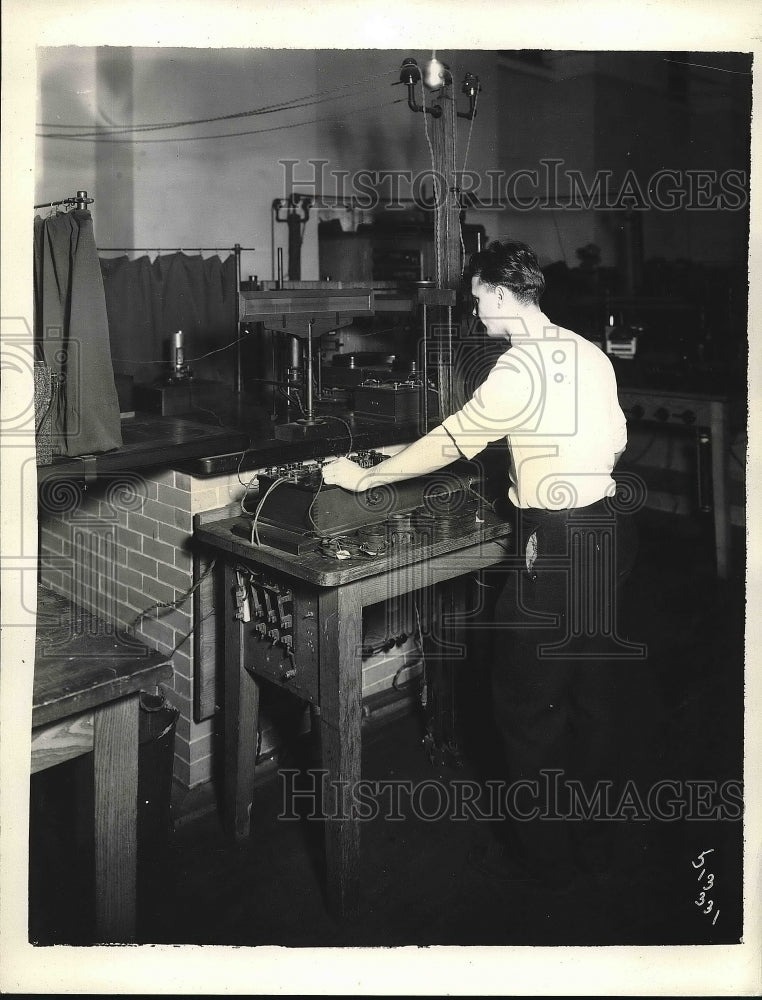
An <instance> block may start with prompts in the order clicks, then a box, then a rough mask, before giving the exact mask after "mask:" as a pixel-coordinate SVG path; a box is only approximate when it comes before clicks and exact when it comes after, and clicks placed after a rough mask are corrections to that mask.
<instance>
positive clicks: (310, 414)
mask: <svg viewBox="0 0 762 1000" xmlns="http://www.w3.org/2000/svg"><path fill="white" fill-rule="evenodd" d="M314 323H315V320H314V319H311V320H310V321H309V323H308V324H307V416H306V422H307V423H308V424H312V423H314V414H313V412H312V327H313V325H314Z"/></svg>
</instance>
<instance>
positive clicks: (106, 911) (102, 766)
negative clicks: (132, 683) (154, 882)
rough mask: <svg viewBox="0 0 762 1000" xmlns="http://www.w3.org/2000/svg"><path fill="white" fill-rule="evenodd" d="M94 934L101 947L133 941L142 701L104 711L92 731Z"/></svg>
mask: <svg viewBox="0 0 762 1000" xmlns="http://www.w3.org/2000/svg"><path fill="white" fill-rule="evenodd" d="M93 765H94V772H95V929H96V934H97V937H98V941H100V942H125V941H134V940H135V912H136V911H135V904H136V884H137V851H138V847H137V816H138V812H137V806H138V695H137V694H134V695H129V696H128V697H126V698H121V699H120V700H119V701H114V702H110V703H109V704H106V705H102V706H101V707H100V708H99V709H97V711H96V712H95V719H94V731H93Z"/></svg>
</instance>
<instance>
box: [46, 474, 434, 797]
mask: <svg viewBox="0 0 762 1000" xmlns="http://www.w3.org/2000/svg"><path fill="white" fill-rule="evenodd" d="M254 475H255V473H252V472H247V473H246V474H245V476H244V477H243V479H244V483H245V482H249V481H251V480H252V478H253V477H254ZM244 488H245V487H244V486H243V485H242V483H241V482H240V481H239V479H238V476H237V475H235V474H232V475H227V476H218V477H214V478H203V479H202V478H196V477H192V476H189V475H186V474H185V473H182V472H177V471H174V470H171V469H167V470H161V471H151V472H149V473H146V474H144V475H139V474H137V473H133V472H127V473H119V474H114V476H113V477H103V478H99V479H98V481H97V482H96V483H95V484H93V485H91V486H89V487H88V488H87V489H86V490H84V491H83V490H81V489H79V488H78V487H76V486H74V485H72V484H69V483H66V482H64V481H58V482H52V483H50V484H46V483H45V482H43V484H42V486H41V489H40V509H39V531H40V563H41V570H40V578H41V582H42V583H43V584H44V585H45V586H48V587H50V588H51V589H53V590H55V591H57V592H59V593H63V594H66V595H71V596H72V597H73V598H74V599H75V600H76V601H77V603H79V604H81V605H82V606H83V607H85V608H87V609H88V610H92V611H95V612H96V613H98V614H99V615H100V616H101V617H103V618H104V619H105V620H107V621H112V622H115V623H116V624H118V625H119V626H121V627H127V626H130V625H132V624H133V623H135V634H136V636H137V637H138V638H140V639H141V640H142V641H143V642H145V643H146V645H148V646H150V647H152V648H154V649H158V650H160V651H161V652H162V653H165V654H167V655H170V654H171V658H172V664H173V667H174V672H173V676H172V679H171V681H168V682H166V684H164V685H163V689H164V691H165V693H166V695H167V700H168V702H169V703H170V704H172V705H173V706H175V707H176V708H177V709H178V710H179V713H180V714H179V719H178V723H177V733H176V740H175V761H174V777H175V779H176V781H178V782H179V783H180V785H182V786H183V787H185V788H187V789H190V788H193V787H195V786H197V785H200V784H203V783H204V782H207V781H209V780H210V778H211V776H212V764H213V743H214V726H215V719H214V712H215V709H216V708H217V707H218V706H217V701H216V699H215V697H214V690H213V689H212V691H211V694H210V695H209V696H208V697H207V708H206V710H205V711H200V710H199V704H200V699H199V690H198V686H199V685H201V684H203V683H207V684H209V683H210V677H211V678H212V679H213V677H214V675H215V674H217V673H218V671H219V664H217V663H216V662H213V661H212V660H210V659H209V657H208V655H205V656H204V659H203V662H202V661H201V658H200V656H199V646H198V642H197V640H196V639H194V636H193V634H192V633H193V631H194V625H195V626H196V628H198V625H199V623H198V622H196V621H195V618H194V606H195V608H196V609H197V608H198V604H197V602H194V598H193V596H190V592H191V590H192V588H193V586H194V583H198V581H199V579H200V577H201V576H203V573H204V571H205V570H206V569H207V568H208V565H209V560H208V557H205V556H204V555H203V554H198V553H196V554H194V551H193V546H192V530H193V527H192V525H193V517H194V515H197V514H200V513H203V512H206V511H211V510H217V509H218V508H222V507H226V506H229V505H230V504H236V503H238V502H239V501H240V499H241V497H242V496H243V493H244ZM201 586H206V587H210V586H212V578H211V577H208V578H207V579H206V580H205V581H202V583H201V584H200V585H199V588H197V589H200V587H201ZM156 604H162V605H165V606H163V607H159V608H157V607H154V605H156ZM173 604H177V605H178V606H177V607H171V605H173ZM168 605H169V606H168ZM207 614H208V612H207ZM141 616H142V617H141ZM136 619H139V620H137V621H136ZM213 619H214V616H212V617H211V618H207V619H206V621H205V622H204V627H205V628H207V629H208V628H209V627H210V626H213V625H214V620H213ZM371 619H372V621H371V623H370V625H369V629H370V631H371V632H372V633H373V635H376V636H381V637H383V632H384V629H385V628H386V627H387V625H389V627H393V628H395V629H397V631H396V632H395V634H400V632H402V631H404V632H406V633H407V634H408V635H410V633H411V632H412V623H411V622H409V621H407V622H403V623H402V624H400V622H399V620H398V619H397V620H395V621H394V622H393V623H392V622H391V620H390V621H389V622H386V617H385V615H383V614H382V615H381V617H379V616H378V614H375V615H371ZM415 659H416V657H415V646H414V643H413V641H412V639H408V640H407V641H406V642H405V643H403V644H401V645H400V646H399V647H395V648H394V649H392V650H389V651H387V652H384V653H378V654H376V655H374V656H371V657H369V658H368V659H367V660H366V661H365V662H364V664H363V694H364V695H370V694H375V693H377V692H379V691H382V690H385V689H388V688H389V687H390V686H391V684H392V681H393V680H395V678H396V683H397V684H401V683H404V682H405V681H406V680H408V679H410V677H411V676H412V675H413V674H414V672H415V671H416V670H417V667H416V666H415V665H414V661H415ZM197 661H198V662H197ZM205 679H206V680H205ZM305 725H306V723H305ZM261 737H262V743H261V751H262V753H265V754H266V753H268V752H269V751H270V750H272V749H273V747H274V742H275V741H276V740H277V727H275V726H274V725H273V724H272V722H271V720H269V719H268V717H267V714H266V712H265V713H264V715H263V719H262V726H261Z"/></svg>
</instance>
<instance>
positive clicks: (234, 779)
mask: <svg viewBox="0 0 762 1000" xmlns="http://www.w3.org/2000/svg"><path fill="white" fill-rule="evenodd" d="M234 585H235V573H234V571H233V570H231V569H230V567H229V566H226V567H225V604H224V608H225V612H224V613H225V653H224V656H225V699H224V700H225V777H224V782H225V792H224V806H223V811H224V822H225V828H226V829H227V831H228V832H229V833H230V834H232V835H233V836H234V837H235V838H236V839H237V840H244V839H245V838H246V837H248V836H249V833H250V831H251V800H252V795H253V790H254V768H255V765H256V759H257V728H258V725H259V684H258V683H257V681H256V680H255V679H254V678H253V677H252V676H251V675H250V674H249V672H248V671H247V670H246V667H245V665H244V664H245V662H246V644H245V637H244V626H243V624H242V623H241V622H240V621H239V620H238V619H236V618H235V603H234V600H233V587H234Z"/></svg>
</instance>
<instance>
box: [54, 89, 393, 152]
mask: <svg viewBox="0 0 762 1000" xmlns="http://www.w3.org/2000/svg"><path fill="white" fill-rule="evenodd" d="M404 100H405V99H404V98H402V97H400V98H397V99H395V100H393V101H382V102H381V103H380V104H368V105H365V106H363V107H360V108H352V109H351V111H350V112H349V113H348V114H346V115H344V116H343V117H341V118H337V117H335V116H326V117H322V118H307V119H305V120H304V121H301V122H291V123H290V124H288V125H271V126H270V127H268V128H258V129H248V130H246V131H244V132H220V133H216V134H214V135H185V136H174V137H172V138H170V137H167V138H165V139H112V138H110V137H109V136H108V135H102V136H101V135H92V136H91V135H81V136H80V135H64V134H62V133H55V132H38V133H37V137H38V138H40V139H62V140H64V141H66V142H99V143H111V144H113V145H119V144H122V145H134V144H136V143H141V144H155V143H166V142H174V143H178V142H199V141H202V140H204V139H235V138H238V137H239V136H246V135H263V134H264V133H266V132H281V131H283V130H285V129H291V128H300V127H301V126H302V125H314V124H318V123H320V122H337V123H339V124H340V123H342V122H344V121H346V120H347V118H349V117H352V116H353V115H357V114H359V113H361V112H364V111H373V110H376V109H378V108H386V107H392V106H393V105H395V104H402V103H404Z"/></svg>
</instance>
